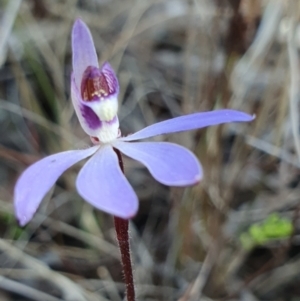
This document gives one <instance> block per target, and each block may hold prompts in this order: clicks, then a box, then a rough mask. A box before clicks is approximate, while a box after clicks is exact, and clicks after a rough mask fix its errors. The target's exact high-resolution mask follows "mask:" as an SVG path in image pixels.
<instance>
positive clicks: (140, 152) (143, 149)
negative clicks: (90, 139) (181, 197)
mask: <svg viewBox="0 0 300 301" xmlns="http://www.w3.org/2000/svg"><path fill="white" fill-rule="evenodd" d="M113 146H114V147H116V148H117V149H118V150H120V151H121V152H122V153H124V154H125V155H126V156H128V157H130V158H132V159H135V160H137V161H140V162H141V163H142V164H144V165H145V166H146V167H147V168H148V170H149V172H150V173H151V174H152V176H153V177H154V178H155V179H156V180H157V181H159V182H161V183H162V184H165V185H168V186H186V185H193V184H196V183H197V182H199V181H200V180H201V178H202V168H201V166H200V163H199V161H198V160H197V158H196V157H195V155H194V154H193V153H192V152H190V151H189V150H188V149H186V148H184V147H182V146H180V145H177V144H174V143H169V142H132V143H127V142H121V141H115V142H114V143H113Z"/></svg>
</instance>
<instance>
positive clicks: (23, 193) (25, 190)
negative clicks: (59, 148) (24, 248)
mask: <svg viewBox="0 0 300 301" xmlns="http://www.w3.org/2000/svg"><path fill="white" fill-rule="evenodd" d="M97 149H98V147H97V146H94V147H91V148H88V149H85V150H74V151H66V152H62V153H58V154H55V155H51V156H49V157H46V158H44V159H42V160H40V161H38V162H36V163H34V164H33V165H31V166H29V167H28V168H27V169H26V170H25V171H24V172H23V173H22V174H21V176H20V178H19V179H18V181H17V183H16V186H15V190H14V206H15V213H16V216H17V219H18V220H19V223H20V225H21V226H24V225H25V224H27V223H28V222H29V221H30V220H31V218H32V217H33V215H34V213H35V212H36V210H37V208H38V207H39V205H40V203H41V201H42V199H43V197H44V196H45V195H46V193H47V192H48V191H49V190H50V188H51V187H52V186H53V185H54V183H55V182H56V181H57V179H58V178H59V176H60V175H61V174H62V173H63V172H64V171H65V170H66V169H68V168H69V167H71V166H72V165H74V164H75V163H77V162H79V161H81V160H83V159H84V158H86V157H89V156H91V155H92V154H93V153H94V152H95V151H96V150H97Z"/></svg>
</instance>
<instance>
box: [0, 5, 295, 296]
mask: <svg viewBox="0 0 300 301" xmlns="http://www.w3.org/2000/svg"><path fill="white" fill-rule="evenodd" d="M299 16H300V3H299V1H298V0H265V1H263V0H194V1H193V0H190V1H187V0H169V1H167V0H154V1H146V0H139V1H133V0H122V1H121V0H89V1H80V0H78V1H75V0H62V1H55V0H23V1H21V0H6V1H5V0H1V1H0V237H1V239H0V299H1V300H2V301H11V300H15V301H21V300H26V301H27V300H37V301H48V300H49V301H58V300H67V301H84V300H87V301H93V300H101V301H102V300H114V301H120V300H123V298H124V284H123V277H122V272H121V266H120V262H119V252H118V248H117V244H116V239H115V234H114V227H113V219H112V217H111V216H109V215H107V214H105V213H102V212H100V211H97V210H94V209H93V208H92V207H91V206H89V205H88V204H87V203H85V202H84V201H83V200H82V199H81V197H80V196H79V195H78V194H77V192H76V188H75V185H74V182H75V179H76V175H77V173H78V171H79V169H80V167H81V166H82V164H83V162H81V163H80V164H77V165H76V166H74V167H73V168H71V169H70V170H68V172H66V173H65V174H64V175H63V176H62V177H61V178H60V179H59V181H58V182H57V184H56V186H55V187H54V188H53V189H52V190H51V192H50V193H49V194H48V195H47V197H46V198H45V200H44V201H43V203H42V205H41V206H40V208H39V210H38V213H37V214H36V215H35V217H34V218H33V220H32V221H31V222H30V223H29V224H28V225H27V226H26V227H25V228H20V227H19V226H18V224H17V222H16V220H15V217H14V212H13V202H12V200H13V188H14V184H15V182H16V180H17V178H18V176H19V175H20V173H21V172H22V171H23V170H24V169H25V168H26V167H27V166H29V165H30V164H31V163H33V162H35V161H37V160H39V159H41V158H43V157H45V156H47V155H49V154H53V153H56V152H60V151H64V150H68V149H80V148H82V147H85V146H88V145H90V144H91V143H90V139H89V137H87V135H86V134H85V133H84V132H83V130H82V129H81V127H80V125H79V122H78V120H77V118H76V116H75V115H74V110H73V107H72V105H71V101H70V73H71V69H72V67H71V45H70V33H71V28H72V25H73V22H74V20H75V19H76V18H77V17H81V18H82V19H83V20H84V21H85V22H86V23H87V24H88V26H89V28H90V29H91V31H92V34H93V38H94V41H95V46H96V49H97V52H98V55H99V60H100V62H104V61H109V62H110V63H111V64H112V66H113V67H114V69H115V71H116V72H117V75H118V78H119V82H120V86H121V91H120V95H119V104H120V109H119V119H120V121H121V122H120V124H121V130H122V133H123V134H124V135H125V134H129V133H132V132H134V131H136V130H139V129H141V128H142V127H144V126H146V125H150V124H152V123H154V122H157V121H161V120H165V119H168V118H171V117H175V116H180V115H182V114H188V113H193V112H197V111H208V110H214V109H220V108H233V109H238V110H243V111H245V112H248V113H250V114H256V119H255V121H253V122H252V123H249V124H228V125H224V126H217V127H211V128H208V129H202V130H199V131H192V132H185V133H180V134H176V135H175V134H173V135H168V136H160V137H156V138H155V139H156V140H157V141H172V142H176V143H179V144H181V145H184V146H186V147H188V148H189V149H191V150H192V151H193V152H195V154H196V155H197V157H198V158H199V160H200V161H201V162H202V165H203V168H204V179H203V180H202V181H201V183H199V184H198V185H196V186H193V187H188V188H185V189H184V188H170V187H166V186H163V185H161V184H159V183H157V182H156V181H155V180H154V179H153V178H152V177H151V176H150V174H149V173H148V171H147V170H146V169H145V168H144V167H142V166H141V165H140V164H138V163H137V162H133V161H131V160H129V159H126V158H125V174H126V176H127V178H128V179H129V181H130V183H131V184H132V185H133V187H134V189H135V191H136V193H137V194H138V197H139V200H140V209H139V212H138V214H137V216H136V217H135V218H134V219H133V220H132V223H131V233H130V235H131V246H132V258H133V263H134V275H135V283H136V290H137V296H138V300H167V301H168V300H170V301H171V300H178V301H196V300H247V301H248V300H249V301H252V300H253V301H255V300H291V301H297V300H300V273H299V270H300V257H299V255H300V236H299V231H300V224H299V218H298V217H299V214H300V207H299V205H300V204H299V190H300V185H299V184H300V172H299V167H300V161H299V160H300V139H299V95H300V94H299V87H300V85H299V84H300V82H299V81H300V69H299V67H300V65H299V47H300V27H299V25H298V24H299Z"/></svg>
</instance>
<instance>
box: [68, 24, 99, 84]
mask: <svg viewBox="0 0 300 301" xmlns="http://www.w3.org/2000/svg"><path fill="white" fill-rule="evenodd" d="M72 53H73V71H74V75H75V82H76V86H77V87H78V89H79V88H80V87H81V80H82V75H83V73H84V71H85V69H86V68H87V67H88V66H94V67H99V64H98V58H97V54H96V50H95V46H94V42H93V38H92V35H91V32H90V30H89V29H88V27H87V26H86V24H85V23H84V22H83V21H81V20H80V19H77V20H76V21H75V23H74V25H73V30H72Z"/></svg>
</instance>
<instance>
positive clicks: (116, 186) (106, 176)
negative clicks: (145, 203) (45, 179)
mask: <svg viewBox="0 0 300 301" xmlns="http://www.w3.org/2000/svg"><path fill="white" fill-rule="evenodd" d="M76 186H77V190H78V192H79V194H80V195H81V196H82V197H83V198H84V199H85V200H86V201H87V202H89V203H90V204H91V205H92V206H94V207H96V208H98V209H100V210H103V211H105V212H107V213H110V214H112V215H115V216H118V217H121V218H125V219H129V218H131V217H133V216H134V215H135V214H136V212H137V210H138V199H137V196H136V194H135V192H134V191H133V189H132V187H131V186H130V184H129V182H128V181H127V180H126V178H125V176H124V174H123V172H122V171H121V169H120V167H119V163H118V157H117V155H116V153H115V152H114V151H113V149H112V147H111V146H110V145H104V146H102V147H101V148H100V149H99V151H98V152H97V153H96V154H95V155H94V156H93V157H92V158H91V159H90V160H89V161H88V162H87V163H86V164H85V165H84V167H83V168H82V169H81V171H80V173H79V175H78V177H77V181H76Z"/></svg>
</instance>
